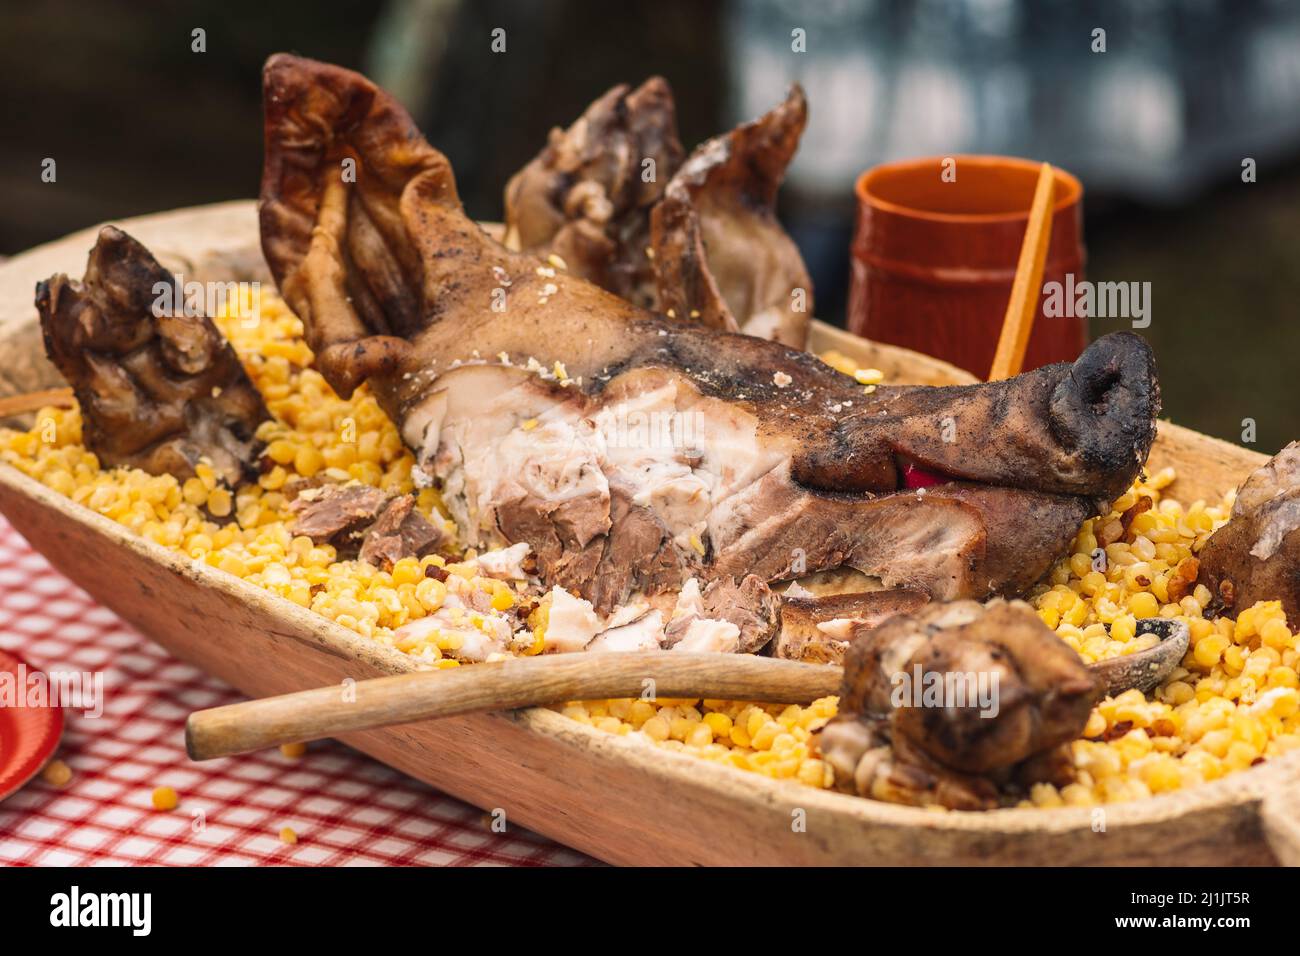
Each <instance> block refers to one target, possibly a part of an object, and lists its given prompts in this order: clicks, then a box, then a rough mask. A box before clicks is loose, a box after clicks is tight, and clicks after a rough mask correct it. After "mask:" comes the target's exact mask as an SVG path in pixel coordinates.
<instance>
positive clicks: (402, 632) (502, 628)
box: [393, 595, 511, 663]
mask: <svg viewBox="0 0 1300 956" xmlns="http://www.w3.org/2000/svg"><path fill="white" fill-rule="evenodd" d="M476 620H477V621H479V622H480V625H481V626H475V624H474V623H473V622H474V621H476ZM434 632H438V633H440V634H442V635H444V636H453V637H458V638H460V647H458V648H454V649H448V650H445V651H444V652H443V653H445V654H449V655H451V656H452V657H454V658H456V659H457V660H461V661H466V662H469V663H479V662H482V661H485V660H487V659H488V657H489V656H491V655H492V654H499V653H503V652H504V651H505V650H506V646H507V644H508V643H509V641H510V637H511V631H510V622H509V621H507V620H506V619H505V618H503V617H501V616H500V615H496V614H480V613H477V612H474V611H467V610H466V609H465V608H464V606H463V604H462V603H461V602H460V601H459V600H457V599H456V598H455V596H454V595H452V596H449V598H448V603H447V604H446V605H444V606H443V607H441V608H439V609H438V610H437V611H436V612H434V613H433V614H430V615H429V616H428V617H422V618H419V619H418V620H415V621H411V622H409V623H407V624H403V625H402V626H401V627H399V628H397V630H395V631H394V632H393V637H394V639H395V640H397V641H401V640H403V639H405V638H408V637H429V636H431V635H432V634H434Z"/></svg>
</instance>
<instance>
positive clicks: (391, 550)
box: [360, 495, 443, 569]
mask: <svg viewBox="0 0 1300 956" xmlns="http://www.w3.org/2000/svg"><path fill="white" fill-rule="evenodd" d="M442 537H443V535H442V531H441V530H440V529H438V528H436V527H434V525H433V524H432V523H430V521H429V519H428V518H426V517H425V516H424V515H422V514H420V512H419V511H417V510H416V508H415V495H399V496H398V497H396V498H393V499H392V500H390V501H389V502H388V504H386V505H385V506H384V510H383V511H381V512H380V513H379V517H378V518H376V519H375V521H374V523H373V524H372V525H371V526H370V527H369V528H368V529H366V533H365V537H364V538H363V540H362V542H361V553H360V558H361V560H362V561H366V562H369V563H370V564H373V565H375V566H376V567H380V568H387V569H391V568H392V566H393V565H394V564H396V563H397V562H398V561H400V560H402V558H412V557H414V558H418V557H421V556H422V555H425V554H428V553H429V552H430V551H432V550H433V549H434V548H436V547H437V546H438V545H439V544H440V543H441V541H442Z"/></svg>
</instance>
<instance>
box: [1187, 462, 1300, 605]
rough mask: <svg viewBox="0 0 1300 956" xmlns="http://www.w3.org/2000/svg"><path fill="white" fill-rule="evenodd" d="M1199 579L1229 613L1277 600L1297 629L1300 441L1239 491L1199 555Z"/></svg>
mask: <svg viewBox="0 0 1300 956" xmlns="http://www.w3.org/2000/svg"><path fill="white" fill-rule="evenodd" d="M1198 557H1199V559H1200V580H1201V582H1202V583H1203V584H1205V586H1206V587H1208V588H1209V589H1210V592H1211V593H1212V594H1213V595H1214V596H1215V597H1216V599H1217V600H1218V602H1219V603H1220V604H1222V605H1223V606H1224V607H1225V608H1227V609H1229V610H1230V611H1232V612H1233V613H1237V612H1240V611H1243V610H1245V609H1246V608H1248V607H1250V606H1251V605H1252V604H1254V603H1255V602H1257V601H1281V602H1282V609H1283V610H1284V611H1285V612H1286V616H1287V621H1288V623H1289V624H1290V625H1291V627H1292V628H1295V627H1300V442H1292V443H1291V444H1290V445H1287V446H1286V447H1285V448H1283V449H1282V450H1281V451H1280V452H1278V453H1277V454H1276V455H1275V456H1273V458H1272V459H1270V460H1269V461H1268V462H1267V463H1266V464H1265V465H1263V466H1262V467H1260V468H1259V470H1258V471H1256V472H1255V473H1254V474H1252V475H1251V476H1250V477H1249V478H1247V479H1246V482H1245V484H1243V485H1242V486H1241V488H1239V489H1238V490H1237V500H1236V502H1235V503H1234V504H1233V506H1232V517H1231V518H1229V520H1228V523H1227V524H1225V525H1224V526H1223V527H1221V528H1220V529H1219V530H1218V531H1216V532H1214V534H1213V535H1211V536H1210V540H1209V541H1207V542H1206V543H1205V547H1204V548H1202V549H1201V553H1200V555H1199V556H1198Z"/></svg>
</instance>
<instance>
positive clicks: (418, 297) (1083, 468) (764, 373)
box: [261, 55, 1158, 614]
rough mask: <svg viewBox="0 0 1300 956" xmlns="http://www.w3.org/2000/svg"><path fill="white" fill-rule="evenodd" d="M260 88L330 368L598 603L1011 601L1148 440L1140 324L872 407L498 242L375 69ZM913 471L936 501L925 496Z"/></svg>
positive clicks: (291, 296) (458, 511)
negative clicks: (735, 583)
mask: <svg viewBox="0 0 1300 956" xmlns="http://www.w3.org/2000/svg"><path fill="white" fill-rule="evenodd" d="M265 84H266V89H265V95H266V123H267V126H266V137H267V146H266V149H267V162H266V170H265V175H264V179H263V186H262V198H261V221H262V233H263V248H264V250H265V252H266V257H267V261H268V263H269V264H270V266H271V269H272V272H273V274H274V275H275V277H276V280H277V282H278V283H279V285H280V288H281V290H282V291H283V293H284V295H285V296H286V298H287V300H288V302H289V304H290V306H291V307H292V308H294V309H295V310H296V311H297V313H298V314H299V316H300V317H301V318H302V320H303V323H304V326H305V329H306V334H307V337H308V341H309V343H310V344H311V346H312V347H313V349H314V350H315V353H316V363H317V366H318V368H319V369H320V371H321V373H322V374H323V375H324V376H325V378H326V379H327V380H328V381H329V382H330V384H331V385H332V386H333V387H334V388H335V390H337V391H339V392H340V393H341V394H344V395H347V394H350V393H351V391H352V389H354V388H355V387H356V386H357V385H358V384H359V383H360V382H362V381H368V382H369V385H370V388H371V389H372V392H373V394H374V395H375V396H376V398H377V400H378V401H379V402H380V404H381V405H382V406H383V407H384V409H385V410H386V411H387V412H388V413H389V415H390V416H391V417H392V418H393V419H394V421H395V422H397V423H398V426H399V429H400V431H401V434H402V437H403V439H404V441H405V442H406V443H407V444H408V446H409V447H410V448H411V449H412V451H413V452H414V454H415V456H416V466H415V469H414V471H413V474H414V476H415V477H416V479H417V480H418V481H424V482H430V483H434V484H436V485H438V486H439V487H440V489H441V492H442V496H443V500H444V501H445V502H446V503H447V505H448V508H449V510H450V512H451V515H452V517H453V518H454V519H455V520H456V522H457V524H458V525H459V527H460V530H461V534H462V537H463V538H464V539H465V540H466V542H467V543H469V544H471V545H474V546H476V547H496V546H500V545H503V544H511V543H517V542H521V541H522V542H527V543H528V544H529V545H530V546H531V548H532V550H533V552H534V554H535V556H536V560H537V564H538V570H539V575H540V576H541V578H542V579H543V581H545V582H546V583H547V584H548V585H555V584H558V585H560V586H562V587H564V588H567V589H569V590H571V591H573V592H574V593H575V594H578V595H581V596H582V597H584V598H587V599H589V600H591V601H592V603H593V604H594V605H595V608H596V611H597V612H598V613H599V614H607V613H608V612H609V611H610V610H611V609H612V608H614V607H615V606H617V605H620V604H623V603H626V602H627V601H628V600H629V598H631V597H633V596H634V595H636V594H646V595H650V594H654V593H657V592H670V591H673V590H675V589H678V588H680V587H681V586H682V585H683V583H684V582H686V581H687V580H689V579H690V578H692V577H698V578H699V579H700V580H701V581H703V582H705V583H707V582H710V581H713V580H715V579H721V578H725V577H731V578H733V579H735V580H742V581H743V579H744V577H745V576H746V575H748V574H751V573H752V574H754V575H756V576H757V577H758V578H759V579H761V580H762V581H764V582H768V583H771V582H774V581H781V580H787V579H792V578H795V577H798V576H800V575H802V574H811V573H815V572H818V571H822V570H826V569H831V568H838V567H840V566H843V565H848V566H849V567H852V568H855V569H857V570H859V571H861V572H862V573H863V574H866V575H870V576H874V577H877V578H879V579H881V581H882V583H883V586H884V587H885V588H909V589H913V590H916V591H919V592H921V593H923V594H925V595H927V596H930V597H932V598H940V599H946V598H957V597H979V598H984V597H988V596H991V595H995V594H1008V593H1017V592H1019V591H1021V590H1023V589H1024V588H1026V587H1028V586H1029V585H1030V584H1032V583H1033V582H1034V581H1035V580H1037V579H1038V578H1039V577H1040V576H1041V575H1042V574H1043V573H1044V572H1045V571H1046V570H1047V569H1048V567H1049V566H1050V564H1051V562H1052V560H1053V559H1054V558H1055V557H1056V556H1057V555H1058V554H1060V553H1062V552H1064V550H1065V549H1066V548H1067V547H1068V545H1069V543H1070V541H1071V540H1072V538H1073V537H1074V534H1075V532H1076V531H1077V529H1078V526H1079V524H1080V523H1081V522H1082V521H1083V520H1084V519H1085V518H1087V517H1088V516H1089V515H1092V514H1095V513H1096V510H1097V508H1098V505H1099V502H1100V501H1102V500H1107V499H1110V498H1112V497H1115V496H1117V495H1119V494H1120V493H1121V492H1122V491H1123V490H1124V489H1125V488H1127V487H1128V485H1129V484H1130V482H1131V481H1132V479H1133V478H1134V477H1135V475H1136V474H1137V472H1138V469H1139V468H1140V467H1141V463H1142V462H1143V460H1144V459H1145V457H1146V453H1147V451H1148V449H1149V447H1150V444H1151V441H1152V439H1153V438H1154V434H1155V426H1154V417H1155V413H1156V410H1157V406H1158V398H1157V388H1156V385H1155V377H1154V375H1155V373H1154V366H1153V362H1152V358H1151V352H1150V349H1149V348H1148V347H1147V346H1146V345H1145V343H1144V342H1142V340H1141V339H1140V338H1138V337H1137V336H1134V335H1131V334H1125V333H1120V334H1115V335H1110V336H1107V337H1105V338H1103V339H1101V340H1099V341H1098V342H1096V343H1094V344H1093V346H1092V347H1091V348H1089V349H1088V351H1087V352H1085V353H1084V355H1083V356H1081V357H1080V358H1079V360H1078V361H1077V362H1075V363H1074V364H1073V365H1066V364H1060V365H1053V366H1048V367H1045V368H1040V369H1037V370H1035V371H1033V372H1030V373H1027V374H1025V375H1022V376H1019V377H1017V378H1015V379H1011V380H1008V381H1005V382H996V383H989V384H985V385H975V386H965V387H959V388H926V387H881V388H878V389H876V390H875V392H873V393H871V394H865V393H864V390H863V388H862V387H861V386H860V385H859V384H858V383H856V382H855V381H854V380H853V379H852V378H850V377H848V376H845V375H842V374H840V373H838V372H836V371H834V370H833V369H831V368H830V367H828V366H827V365H825V364H823V363H821V362H819V361H818V360H817V359H815V358H814V357H812V356H810V355H808V354H806V353H802V352H798V351H795V350H793V349H789V348H786V347H784V346H781V345H779V344H777V343H774V342H770V341H765V340H763V339H758V338H754V337H750V336H744V335H735V334H728V333H724V332H720V331H717V330H716V329H713V328H708V327H704V326H700V325H694V324H688V323H682V322H673V321H669V320H665V319H662V318H658V317H656V316H654V315H651V314H649V313H647V312H644V311H642V310H640V309H638V308H636V307H635V306H633V305H632V304H631V303H629V302H627V301H626V300H624V299H621V298H619V297H617V296H615V295H612V294H610V293H608V292H606V291H604V290H602V289H600V288H598V287H596V286H594V285H592V284H590V283H587V282H585V281H582V280H581V279H578V278H575V277H573V276H570V275H567V274H565V273H564V272H563V271H562V270H551V269H548V268H546V267H545V265H544V264H543V263H541V262H539V260H537V259H535V258H533V257H531V256H528V255H524V254H520V253H513V252H511V251H509V250H507V249H505V248H504V247H502V246H501V245H499V244H498V243H496V242H494V241H493V240H492V239H491V238H490V237H488V236H487V235H486V234H485V233H484V232H483V231H482V230H480V229H479V228H478V227H477V226H476V225H475V224H474V223H473V222H472V221H471V220H470V219H469V218H468V217H466V216H465V214H464V212H463V210H462V209H461V206H460V203H459V201H458V199H457V197H456V188H455V183H454V179H453V177H452V172H451V169H450V167H449V165H448V164H447V161H446V159H445V157H443V155H442V154H441V153H439V152H438V151H437V150H435V149H433V148H432V147H431V146H429V145H428V144H427V143H425V142H424V140H423V139H422V138H421V137H420V135H419V133H418V131H417V130H416V129H415V128H414V126H413V124H412V123H411V121H410V119H409V117H407V116H406V115H405V113H403V112H402V110H401V108H400V107H399V106H398V105H397V104H396V103H395V102H393V100H392V99H391V98H390V97H388V96H387V95H386V94H384V93H383V92H382V91H380V90H378V89H377V88H376V87H375V86H374V85H373V84H371V83H370V82H369V81H367V80H366V79H365V78H363V77H361V76H359V75H357V74H355V73H351V72H348V71H346V70H342V69H339V68H337V67H333V66H328V65H325V64H321V63H315V62H312V61H309V60H302V59H298V58H296V57H292V56H286V55H279V56H276V57H273V58H272V59H271V60H270V62H269V63H268V64H267V68H266V75H265ZM347 157H351V158H355V159H356V162H357V177H356V182H355V183H353V182H347V183H345V182H343V181H342V180H341V179H340V177H338V176H337V175H336V171H337V163H338V162H339V161H340V159H342V158H347ZM552 272H556V273H557V274H554V275H552V274H551V273H552ZM394 277H406V278H405V280H404V281H395V278H394ZM502 290H505V298H504V303H505V304H504V308H502V309H496V308H493V307H492V303H494V302H495V301H499V300H500V296H499V293H500V292H501V291H502ZM777 372H780V373H782V376H780V377H777V376H776V375H775V373H777ZM918 468H923V469H924V470H925V473H926V474H927V475H928V476H929V479H928V480H929V481H930V482H931V483H932V486H931V487H923V488H914V487H909V483H910V479H909V478H908V477H907V475H908V474H915V473H916V470H917V469H918Z"/></svg>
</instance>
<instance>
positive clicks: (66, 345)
mask: <svg viewBox="0 0 1300 956" xmlns="http://www.w3.org/2000/svg"><path fill="white" fill-rule="evenodd" d="M176 285H177V279H176V277H174V276H173V275H172V274H171V273H169V272H168V271H167V270H165V269H164V268H163V267H162V266H161V265H159V264H158V261H157V260H156V259H154V257H153V256H152V255H150V254H149V251H148V250H147V249H145V247H144V246H142V245H141V244H140V243H138V242H136V241H135V240H134V239H132V238H131V237H130V236H128V235H127V234H126V233H124V232H122V231H121V230H120V229H116V228H114V227H112V226H105V227H104V228H103V229H101V230H100V233H99V237H98V239H97V240H96V242H95V247H94V248H93V249H92V250H91V252H90V259H89V261H88V262H87V264H86V274H85V276H84V277H83V278H82V280H81V281H80V282H77V281H76V280H74V279H70V278H68V277H67V276H66V275H61V274H60V275H56V276H53V277H52V278H50V279H47V280H46V281H44V282H41V283H39V284H38V285H37V287H36V308H37V310H38V311H39V312H40V316H41V333H42V335H43V336H44V339H45V352H46V354H47V355H48V356H49V357H50V361H51V362H53V363H54V365H55V367H56V368H58V370H59V371H60V372H61V373H62V374H63V377H64V378H65V379H67V381H68V384H69V385H71V386H72V388H73V391H74V392H75V393H76V395H77V402H78V403H79V404H80V406H81V413H82V419H83V422H84V424H85V428H84V431H83V435H84V440H85V443H86V446H87V447H88V448H90V449H91V451H93V452H95V454H96V455H98V456H99V459H100V461H101V462H103V463H104V464H106V465H122V466H126V467H132V468H142V469H144V470H145V471H147V472H149V473H150V474H154V475H162V474H170V475H175V476H176V477H177V478H180V479H185V478H189V477H191V476H192V475H193V474H194V467H195V466H196V465H197V464H198V463H199V461H200V459H203V458H206V459H208V461H209V462H210V463H211V465H212V468H213V470H214V471H215V472H216V474H217V475H219V476H220V477H221V478H222V479H223V480H224V481H225V482H227V483H229V484H231V485H233V484H235V483H236V482H238V481H239V480H240V479H241V478H245V477H250V476H251V475H252V474H253V472H252V463H253V460H254V458H255V455H254V450H255V444H256V442H255V439H254V433H255V432H256V430H257V426H258V425H259V424H260V423H261V422H263V421H265V420H266V419H267V418H268V417H269V415H268V413H267V410H266V406H265V405H264V404H263V403H262V398H261V396H260V395H259V394H258V392H257V390H256V389H255V388H254V387H253V384H252V382H250V381H249V378H248V375H247V374H246V373H245V372H244V368H243V366H242V365H241V364H240V362H239V358H238V356H236V355H235V351H234V349H232V348H231V347H230V344H229V343H228V342H226V340H225V339H224V338H223V337H222V335H221V333H220V332H219V331H218V330H217V328H216V326H215V325H213V324H212V320H211V319H210V318H209V317H207V316H204V315H192V314H187V313H186V311H185V309H184V303H183V302H182V301H180V300H181V299H183V297H182V296H177V295H175V294H173V290H175V287H176Z"/></svg>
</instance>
